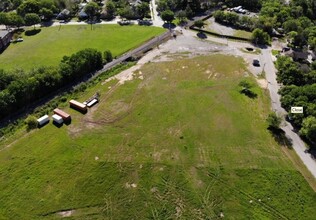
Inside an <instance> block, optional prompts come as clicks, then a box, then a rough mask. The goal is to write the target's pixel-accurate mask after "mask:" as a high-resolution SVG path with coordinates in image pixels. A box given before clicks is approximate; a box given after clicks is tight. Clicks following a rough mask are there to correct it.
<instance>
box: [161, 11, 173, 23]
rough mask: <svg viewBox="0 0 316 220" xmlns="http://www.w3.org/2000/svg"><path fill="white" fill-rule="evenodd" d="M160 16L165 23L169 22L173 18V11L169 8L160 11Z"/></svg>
mask: <svg viewBox="0 0 316 220" xmlns="http://www.w3.org/2000/svg"><path fill="white" fill-rule="evenodd" d="M161 18H162V20H163V21H165V22H167V23H171V22H172V21H173V19H174V13H173V12H172V11H170V10H166V11H163V12H162V13H161Z"/></svg>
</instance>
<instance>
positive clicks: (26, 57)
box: [0, 24, 165, 69]
mask: <svg viewBox="0 0 316 220" xmlns="http://www.w3.org/2000/svg"><path fill="white" fill-rule="evenodd" d="M92 28H93V29H92V30H91V26H90V25H61V27H59V26H55V27H47V28H45V27H43V28H41V31H40V32H39V33H37V34H36V35H33V36H26V35H25V33H24V34H23V39H24V41H23V42H19V43H15V44H14V43H12V44H11V45H10V46H9V47H8V48H7V49H6V50H5V51H4V52H3V53H2V54H1V55H0V68H3V69H13V68H23V69H31V68H33V67H36V66H54V65H57V64H58V63H59V62H60V60H61V59H62V57H63V56H65V55H71V54H73V53H75V52H77V51H79V50H82V49H85V48H94V49H97V50H99V51H101V52H103V51H105V50H110V51H111V52H112V54H113V56H118V55H121V54H123V53H125V52H126V51H128V50H130V49H132V48H135V47H137V46H139V45H140V44H142V43H143V42H144V41H146V40H149V39H150V38H153V37H155V36H157V35H159V34H161V33H163V32H164V31H165V30H164V29H162V28H157V27H146V26H136V25H135V26H124V27H122V26H119V25H98V24H96V25H93V26H92Z"/></svg>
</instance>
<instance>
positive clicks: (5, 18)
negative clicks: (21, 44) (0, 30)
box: [0, 12, 9, 26]
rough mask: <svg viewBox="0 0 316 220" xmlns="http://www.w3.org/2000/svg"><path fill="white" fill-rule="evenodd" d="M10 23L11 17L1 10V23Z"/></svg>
mask: <svg viewBox="0 0 316 220" xmlns="http://www.w3.org/2000/svg"><path fill="white" fill-rule="evenodd" d="M8 24H9V18H8V15H7V13H4V12H0V25H5V26H7V25H8Z"/></svg>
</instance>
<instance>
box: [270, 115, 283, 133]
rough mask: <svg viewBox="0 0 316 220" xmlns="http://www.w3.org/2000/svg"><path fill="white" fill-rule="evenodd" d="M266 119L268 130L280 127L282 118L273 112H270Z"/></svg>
mask: <svg viewBox="0 0 316 220" xmlns="http://www.w3.org/2000/svg"><path fill="white" fill-rule="evenodd" d="M266 120H267V122H268V126H269V129H270V130H279V129H280V125H281V122H282V119H281V117H280V116H278V115H277V114H276V113H275V112H272V113H270V114H269V115H268V118H267V119H266Z"/></svg>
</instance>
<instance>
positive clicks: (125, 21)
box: [117, 19, 153, 26]
mask: <svg viewBox="0 0 316 220" xmlns="http://www.w3.org/2000/svg"><path fill="white" fill-rule="evenodd" d="M117 23H118V24H119V25H132V24H134V22H133V21H131V20H121V21H118V22H117ZM137 23H138V24H139V25H147V26H149V25H153V21H152V20H141V19H138V20H137Z"/></svg>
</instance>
